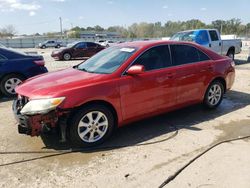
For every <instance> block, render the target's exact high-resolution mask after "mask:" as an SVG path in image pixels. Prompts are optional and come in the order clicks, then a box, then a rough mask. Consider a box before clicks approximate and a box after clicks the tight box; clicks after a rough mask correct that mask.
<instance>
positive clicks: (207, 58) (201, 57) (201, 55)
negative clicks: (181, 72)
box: [197, 50, 210, 61]
mask: <svg viewBox="0 0 250 188" xmlns="http://www.w3.org/2000/svg"><path fill="white" fill-rule="evenodd" d="M197 51H198V55H199V59H200V61H208V60H210V58H209V57H208V56H207V55H206V54H204V53H203V52H201V51H200V50H197Z"/></svg>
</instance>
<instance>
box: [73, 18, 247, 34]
mask: <svg viewBox="0 0 250 188" xmlns="http://www.w3.org/2000/svg"><path fill="white" fill-rule="evenodd" d="M200 28H204V29H212V28H213V29H218V30H219V31H220V32H221V34H223V35H228V34H234V35H238V36H247V37H249V36H250V23H248V24H243V23H242V21H241V20H240V19H237V18H233V19H230V20H215V21H212V22H211V23H210V24H206V23H204V22H202V21H200V20H198V19H192V20H188V21H177V22H174V21H168V22H166V23H165V24H163V23H161V22H156V23H147V22H141V23H134V24H132V25H130V26H129V27H127V28H125V27H122V26H111V27H108V28H107V29H105V28H103V27H101V26H99V25H97V26H94V27H87V28H83V27H79V26H77V27H74V28H72V29H71V30H70V31H71V32H70V34H69V37H72V38H79V37H80V33H81V32H82V31H96V32H100V31H101V32H102V31H107V32H117V33H119V34H120V35H121V37H124V38H160V37H170V36H172V35H173V34H174V33H176V32H179V31H183V30H192V29H200Z"/></svg>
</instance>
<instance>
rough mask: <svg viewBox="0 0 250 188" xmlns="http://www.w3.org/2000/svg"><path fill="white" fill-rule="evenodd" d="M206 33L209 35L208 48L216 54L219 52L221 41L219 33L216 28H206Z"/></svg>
mask: <svg viewBox="0 0 250 188" xmlns="http://www.w3.org/2000/svg"><path fill="white" fill-rule="evenodd" d="M208 33H209V37H210V44H209V47H210V49H211V50H213V51H215V52H216V53H218V54H221V48H222V43H221V40H220V37H219V33H218V32H217V31H216V30H208Z"/></svg>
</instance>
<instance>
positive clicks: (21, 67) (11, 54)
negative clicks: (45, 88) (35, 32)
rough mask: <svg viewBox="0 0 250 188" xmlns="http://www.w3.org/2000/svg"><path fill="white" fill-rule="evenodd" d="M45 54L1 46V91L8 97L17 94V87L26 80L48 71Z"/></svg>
mask: <svg viewBox="0 0 250 188" xmlns="http://www.w3.org/2000/svg"><path fill="white" fill-rule="evenodd" d="M44 65H45V62H44V59H43V56H39V55H29V54H26V53H22V52H18V51H15V50H14V49H10V48H4V47H0V91H1V93H3V94H4V95H6V96H8V97H13V96H15V95H16V93H15V87H16V86H17V85H19V84H20V83H22V82H23V81H24V80H26V79H28V78H30V77H33V76H36V75H39V74H43V73H46V72H48V70H47V68H46V67H45V66H44Z"/></svg>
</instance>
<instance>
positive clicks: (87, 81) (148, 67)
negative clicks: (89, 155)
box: [13, 41, 235, 146]
mask: <svg viewBox="0 0 250 188" xmlns="http://www.w3.org/2000/svg"><path fill="white" fill-rule="evenodd" d="M234 78H235V69H234V62H233V60H231V59H229V58H227V57H224V56H221V55H218V54H216V53H214V52H212V51H210V50H208V49H206V48H204V47H202V46H199V45H197V44H193V43H188V42H173V41H147V42H132V43H123V44H120V45H118V46H114V47H110V48H108V49H106V50H103V51H101V52H100V53H98V54H97V55H95V56H93V57H92V58H90V59H88V60H87V61H85V62H84V63H82V64H80V65H78V66H75V67H73V68H69V69H65V70H61V71H58V72H53V73H47V74H44V75H42V76H38V77H36V78H34V79H31V80H29V81H27V82H25V83H23V84H22V85H21V86H19V87H18V88H17V89H16V92H17V93H18V99H17V100H15V102H14V104H13V110H14V114H15V116H16V119H17V120H18V122H19V126H18V128H19V132H20V133H24V134H28V135H31V136H38V135H40V134H41V133H42V132H47V131H50V130H51V129H54V128H57V127H58V126H59V127H60V129H59V130H60V132H61V137H62V140H64V141H65V140H66V139H70V140H71V141H72V142H73V143H75V144H77V145H82V146H92V145H96V144H100V143H102V142H103V141H104V140H106V139H107V138H108V137H109V136H110V135H111V133H112V132H113V130H114V128H115V127H121V126H123V125H125V124H128V123H130V122H133V121H136V120H139V119H143V118H146V117H149V116H154V115H157V114H161V113H166V112H169V111H171V110H175V109H178V108H182V107H185V106H188V105H192V104H196V103H203V104H204V105H205V106H206V107H208V108H216V107H217V106H218V105H219V104H220V103H221V101H222V99H223V94H224V93H225V92H226V91H227V90H228V89H230V88H231V87H232V84H233V82H234ZM67 131H69V133H67ZM66 135H68V136H67V138H66Z"/></svg>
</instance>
